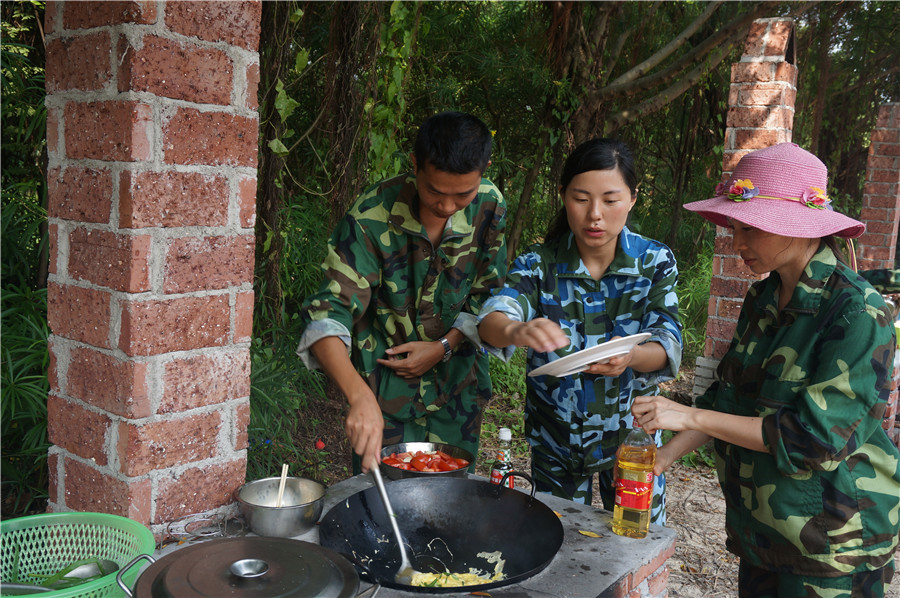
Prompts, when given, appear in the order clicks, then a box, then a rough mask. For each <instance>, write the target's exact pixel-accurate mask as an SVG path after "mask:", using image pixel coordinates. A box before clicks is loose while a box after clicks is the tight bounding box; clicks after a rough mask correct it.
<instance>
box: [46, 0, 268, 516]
mask: <svg viewBox="0 0 900 598" xmlns="http://www.w3.org/2000/svg"><path fill="white" fill-rule="evenodd" d="M260 15H261V4H260V3H259V2H258V1H240V2H236V1H221V2H188V1H178V2H156V1H152V2H150V1H146V2H138V1H135V2H127V1H125V2H122V1H116V2H48V5H47V10H46V19H45V31H46V39H47V71H46V74H47V83H46V88H47V111H48V116H47V139H48V151H49V158H50V168H49V172H48V189H49V215H50V243H51V264H50V271H51V275H50V282H49V290H48V304H49V306H48V320H49V324H50V327H51V331H52V335H51V339H50V352H51V364H50V372H49V376H50V382H51V388H50V396H49V397H48V403H47V407H48V432H49V437H50V441H51V442H52V443H53V446H52V448H51V450H50V477H51V485H50V507H49V508H50V510H53V511H67V510H81V511H100V512H108V513H115V514H119V515H124V516H128V517H131V518H133V519H136V520H138V521H140V522H142V523H145V524H148V525H151V526H155V527H156V528H157V529H161V528H162V527H163V526H164V524H166V523H167V522H169V521H171V520H174V519H177V518H179V517H181V516H184V515H187V514H191V513H198V512H207V511H211V510H217V509H225V508H229V505H230V504H231V502H232V492H233V491H234V489H235V488H237V487H238V486H239V485H240V484H241V483H243V480H244V472H245V468H246V447H247V425H248V422H249V414H250V411H249V401H248V396H249V392H250V356H249V343H250V332H251V326H252V311H253V290H252V289H253V287H252V284H253V254H254V234H253V226H254V222H255V193H256V156H257V143H258V116H257V112H256V109H257V100H256V93H257V85H258V82H259V55H258V45H259V30H260Z"/></svg>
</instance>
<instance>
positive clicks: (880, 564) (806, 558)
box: [632, 143, 900, 598]
mask: <svg viewBox="0 0 900 598" xmlns="http://www.w3.org/2000/svg"><path fill="white" fill-rule="evenodd" d="M826 184H827V170H826V168H825V165H824V164H822V162H821V161H819V160H818V159H817V158H816V157H815V156H813V155H812V154H810V153H809V152H807V151H805V150H803V149H801V148H799V147H798V146H796V145H794V144H790V143H782V144H779V145H775V146H773V147H769V148H766V149H761V150H758V151H754V152H751V153H749V154H747V155H746V156H744V157H743V158H742V159H741V161H740V162H739V163H738V165H737V167H736V168H735V170H734V174H733V175H732V177H731V179H730V180H729V181H728V183H727V184H725V185H724V186H721V187H720V188H719V189H718V190H717V194H716V197H714V198H712V199H707V200H704V201H697V202H693V203H689V204H687V205H686V206H685V207H686V208H687V209H688V210H691V211H694V212H698V213H699V214H701V215H702V216H703V217H704V218H706V219H707V220H710V221H712V222H714V223H716V224H718V225H721V226H727V227H729V228H732V229H733V244H734V250H735V252H736V253H738V254H739V255H740V256H741V258H742V259H743V260H744V263H745V264H746V265H747V267H748V268H750V270H752V271H753V272H754V273H756V274H769V276H768V277H766V278H765V279H763V280H760V281H758V282H756V283H755V284H754V285H753V286H752V287H751V288H750V290H749V292H748V293H747V297H746V298H745V300H744V304H743V307H742V309H741V313H740V317H739V319H738V324H737V329H736V330H735V334H734V338H733V339H732V341H731V346H730V347H729V350H728V352H727V354H726V355H725V356H724V357H723V359H722V361H721V362H720V364H719V367H718V369H717V371H716V379H715V382H713V384H712V386H710V388H709V390H707V391H706V392H705V393H704V394H703V395H702V396H700V397H698V398H697V399H696V401H695V405H696V407H687V406H684V405H680V404H678V403H675V402H673V401H670V400H668V399H665V398H662V397H659V396H652V397H650V396H646V397H637V398H636V399H635V402H634V406H633V408H632V412H633V414H634V416H635V418H636V419H637V420H638V421H639V422H640V424H641V425H642V426H643V427H644V428H645V429H647V430H650V431H653V430H657V429H665V430H673V431H677V432H678V434H676V435H675V436H674V437H673V438H672V439H671V440H670V441H669V442H668V443H667V444H666V445H664V446H663V447H662V448H661V449H660V451H659V455H658V458H657V464H656V467H655V471H654V472H655V473H656V474H661V473H662V472H663V471H665V470H666V468H668V467H669V466H670V465H671V464H672V463H673V462H675V461H676V460H677V459H679V458H680V457H682V456H683V455H685V454H687V453H689V452H690V451H692V450H694V449H695V448H697V447H699V446H700V445H702V444H704V443H706V442H707V441H708V440H710V439H714V444H715V451H716V455H717V459H716V465H717V470H718V475H719V483H720V486H721V487H722V491H723V493H724V495H725V503H726V531H727V548H728V549H729V550H730V551H731V552H733V553H734V554H735V555H737V556H738V557H740V573H739V579H738V585H739V591H740V595H741V596H752V597H753V598H761V597H766V596H779V597H792V598H793V597H799V596H804V597H806V596H828V597H829V598H838V597H843V596H847V597H850V596H854V597H855V596H866V597H868V596H875V597H880V596H883V595H884V588H885V586H886V585H887V584H888V583H889V582H890V579H891V577H892V576H893V572H894V564H893V559H892V555H893V553H894V551H895V549H896V546H897V540H898V531H900V451H898V449H897V447H896V446H894V445H893V444H892V443H891V441H890V439H889V438H888V436H887V434H886V433H885V431H884V429H882V427H881V422H882V417H883V414H884V412H885V407H886V401H887V398H888V395H889V394H890V391H891V372H892V369H893V357H894V347H895V346H896V339H895V337H894V329H893V322H892V318H891V314H890V312H889V310H888V308H887V306H886V305H885V303H884V300H883V299H882V297H881V295H880V294H879V293H878V292H876V291H875V290H874V289H873V288H872V287H871V286H870V285H869V283H867V282H866V281H865V280H864V279H863V278H862V277H860V276H859V275H858V274H857V273H856V272H855V271H854V269H853V268H852V267H851V266H850V265H849V264H848V260H845V259H844V258H843V257H842V256H841V254H840V251H839V250H838V245H837V243H836V237H843V238H846V239H850V238H853V237H857V236H859V235H860V234H862V232H863V231H864V229H865V226H864V225H863V224H862V223H860V222H857V221H856V220H853V219H852V218H848V217H847V216H844V215H842V214H839V213H837V212H835V211H834V210H832V209H831V206H830V203H829V201H828V198H827V195H826V193H825V188H826ZM849 261H850V262H852V259H851V260H849Z"/></svg>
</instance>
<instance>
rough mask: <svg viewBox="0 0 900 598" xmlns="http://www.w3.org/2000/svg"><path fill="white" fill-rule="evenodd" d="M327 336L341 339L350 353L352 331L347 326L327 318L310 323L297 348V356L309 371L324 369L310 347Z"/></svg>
mask: <svg viewBox="0 0 900 598" xmlns="http://www.w3.org/2000/svg"><path fill="white" fill-rule="evenodd" d="M326 336H336V337H338V338H340V339H341V341H343V343H344V345H346V346H347V350H348V352H349V350H350V331H349V330H347V327H346V326H344V325H343V324H341V323H340V322H338V321H337V320H332V319H329V318H325V319H324V320H314V321H312V322H310V323H309V325H308V326H307V327H306V330H304V331H303V335H302V336H301V337H300V344H299V345H298V346H297V355H298V356H299V357H300V360H301V361H302V362H303V365H305V366H306V367H307V369H310V370H320V369H322V365H321V364H320V363H319V360H318V359H316V356H315V355H313V353H312V351H310V347H312V346H313V345H314V344H316V342H318V341H320V340H322V339H323V338H325V337H326Z"/></svg>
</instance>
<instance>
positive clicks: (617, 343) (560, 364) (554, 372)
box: [528, 332, 650, 378]
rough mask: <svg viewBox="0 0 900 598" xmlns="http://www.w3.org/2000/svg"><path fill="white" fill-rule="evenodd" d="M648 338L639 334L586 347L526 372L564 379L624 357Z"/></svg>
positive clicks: (642, 333) (646, 335)
mask: <svg viewBox="0 0 900 598" xmlns="http://www.w3.org/2000/svg"><path fill="white" fill-rule="evenodd" d="M648 338H650V333H649V332H640V333H638V334H632V335H631V336H624V337H622V338H617V339H613V340H611V341H607V342H605V343H601V344H599V345H597V346H596V347H588V348H587V349H582V350H581V351H578V352H577V353H572V354H571V355H566V356H565V357H560V358H559V359H557V360H555V361H551V362H550V363H545V364H544V365H542V366H541V367H539V368H537V369H534V370H532V371H530V372H528V375H529V376H555V377H557V378H564V377H565V376H570V375H572V374H574V373H575V372H583V371H584V370H586V369H588V367H589V366H590V365H591V364H592V363H606V362H607V361H609V360H610V359H612V358H613V357H616V356H617V355H625V354H626V353H628V352H629V351H631V349H632V347H634V346H635V345H637V344H638V343H642V342H644V341H645V340H647V339H648Z"/></svg>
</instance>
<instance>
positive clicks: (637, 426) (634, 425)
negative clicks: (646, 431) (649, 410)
mask: <svg viewBox="0 0 900 598" xmlns="http://www.w3.org/2000/svg"><path fill="white" fill-rule="evenodd" d="M631 427H632V428H635V429H636V430H641V429H643V428H642V426H641V422H639V421H638V420H636V419H635V420H633V421H632V422H631Z"/></svg>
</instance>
